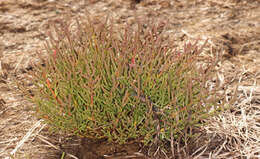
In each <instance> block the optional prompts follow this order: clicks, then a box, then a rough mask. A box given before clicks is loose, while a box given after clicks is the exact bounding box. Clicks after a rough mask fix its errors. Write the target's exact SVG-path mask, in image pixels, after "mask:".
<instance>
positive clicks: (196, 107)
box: [31, 23, 220, 144]
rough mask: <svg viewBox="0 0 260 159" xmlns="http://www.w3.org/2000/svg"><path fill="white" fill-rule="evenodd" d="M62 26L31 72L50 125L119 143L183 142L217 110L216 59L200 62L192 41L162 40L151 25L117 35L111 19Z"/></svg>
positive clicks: (39, 108) (41, 109)
mask: <svg viewBox="0 0 260 159" xmlns="http://www.w3.org/2000/svg"><path fill="white" fill-rule="evenodd" d="M64 26H65V27H64V28H61V29H56V34H57V38H58V39H56V40H55V38H54V37H52V36H51V38H50V39H51V40H50V41H49V43H48V46H47V47H46V48H47V50H48V52H49V54H50V57H49V58H48V59H47V60H45V63H44V66H39V67H38V69H37V71H35V72H34V74H33V77H34V83H35V89H34V90H33V92H34V96H33V97H32V98H31V100H32V101H33V102H34V103H36V105H37V106H36V111H37V114H38V115H39V117H41V118H43V119H44V120H45V121H46V122H47V123H48V124H49V125H50V126H51V127H52V128H54V129H55V130H62V131H64V132H69V133H73V134H75V135H78V136H81V137H87V138H96V139H103V138H105V139H108V141H110V142H115V143H120V144H123V143H126V142H127V141H129V140H136V141H138V142H142V143H144V144H151V143H155V142H157V143H158V141H160V142H161V143H163V142H170V141H173V140H177V139H181V140H180V141H181V142H185V143H186V142H187V141H188V139H190V138H192V137H194V135H196V134H194V131H193V130H194V129H196V128H198V127H199V126H200V125H201V124H203V119H205V118H208V117H210V116H212V115H214V114H215V113H216V112H218V110H217V109H216V108H220V106H219V105H218V104H217V101H218V99H219V98H218V96H217V95H216V94H215V92H214V91H212V90H211V91H209V89H208V87H207V81H209V80H210V79H211V78H212V73H213V69H214V66H215V64H216V62H217V59H214V58H205V59H204V61H203V67H201V66H200V62H199V60H200V59H201V52H202V48H199V47H198V46H197V45H196V44H191V43H188V44H186V45H185V46H184V49H183V50H178V49H176V48H175V47H174V46H173V45H172V44H171V43H168V44H167V45H163V43H164V42H165V41H163V40H162V39H163V38H162V36H161V35H160V34H157V27H156V26H154V27H151V28H146V29H145V28H142V27H141V25H140V26H139V29H138V31H133V30H131V29H130V27H129V28H126V30H125V31H124V33H123V32H122V33H119V34H120V36H116V35H115V33H114V31H115V30H113V29H112V28H113V27H110V26H108V25H103V26H102V27H98V28H97V27H94V25H92V24H91V23H89V25H87V24H86V25H81V24H80V25H79V26H78V30H77V32H76V34H73V33H72V32H71V31H69V29H68V28H67V27H66V25H64ZM53 50H54V51H53ZM210 110H214V111H210Z"/></svg>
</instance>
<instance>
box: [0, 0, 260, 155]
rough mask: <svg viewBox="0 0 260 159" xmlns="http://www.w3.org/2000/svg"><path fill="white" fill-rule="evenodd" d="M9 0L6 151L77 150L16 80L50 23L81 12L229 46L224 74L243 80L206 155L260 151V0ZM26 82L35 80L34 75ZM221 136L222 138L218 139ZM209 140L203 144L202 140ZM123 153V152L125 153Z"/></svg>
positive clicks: (0, 132) (1, 118)
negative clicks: (150, 23) (40, 115)
mask: <svg viewBox="0 0 260 159" xmlns="http://www.w3.org/2000/svg"><path fill="white" fill-rule="evenodd" d="M136 2H138V1H130V0H129V1H126V0H85V1H84V0H5V1H1V2H0V35H1V36H0V55H1V57H0V58H1V68H0V73H1V76H0V158H6V157H10V156H12V155H14V156H15V157H16V158H60V157H61V156H62V154H63V152H64V151H66V152H67V153H69V155H67V156H66V158H73V155H74V156H75V155H76V153H75V152H76V151H75V150H74V149H75V147H76V148H77V145H78V144H79V142H78V140H77V139H75V138H73V137H67V136H64V135H61V134H60V135H59V134H55V135H54V134H52V133H51V132H49V131H48V130H47V126H46V125H44V124H43V122H42V121H41V120H39V119H37V118H35V117H34V116H33V111H32V109H31V108H32V107H33V105H32V104H31V103H29V102H28V101H26V100H25V99H24V98H23V94H21V93H20V92H19V91H18V89H17V87H16V85H15V83H16V82H17V81H26V80H25V79H27V78H28V73H27V71H29V70H30V69H31V63H34V62H37V61H38V60H39V58H38V57H37V56H36V55H37V52H40V53H41V54H42V56H45V51H44V47H43V44H44V41H45V40H46V39H47V36H46V33H48V31H49V30H50V25H49V24H50V23H59V21H60V20H67V18H68V17H69V18H72V20H71V25H72V26H73V24H74V22H75V21H74V20H73V19H75V18H76V17H81V18H82V17H83V18H84V17H87V16H89V17H91V18H92V19H95V20H97V23H98V20H104V19H105V18H106V16H107V15H110V17H112V18H113V19H114V21H115V22H116V24H117V26H118V28H121V27H122V26H123V25H124V24H125V23H130V24H134V23H135V20H136V18H137V19H140V20H141V21H143V20H154V21H155V22H159V25H164V24H167V25H166V30H165V31H164V33H165V35H167V36H168V39H169V40H172V41H173V42H174V43H173V44H174V45H176V46H178V47H181V45H182V44H183V43H184V42H185V41H187V40H190V41H194V40H196V39H201V40H202V41H203V40H206V39H208V45H207V48H206V49H205V51H207V52H211V51H217V52H223V53H224V54H225V60H223V62H222V63H220V64H219V66H220V68H219V72H218V78H220V79H221V80H222V81H223V85H224V86H225V87H228V88H230V91H232V89H231V88H233V87H234V86H235V85H238V86H239V87H238V90H239V91H238V97H239V98H238V99H237V103H236V104H235V105H234V109H233V111H232V112H225V113H223V115H221V116H219V117H215V118H213V119H209V123H210V124H209V125H208V126H207V127H205V132H206V133H207V134H208V136H209V137H210V138H211V139H212V141H211V142H209V144H208V145H204V146H205V147H202V148H207V146H208V149H207V151H205V152H204V153H203V155H202V156H203V157H201V158H227V157H230V158H245V157H248V158H259V157H260V152H259V151H260V149H259V147H260V142H259V140H260V137H259V136H260V130H259V129H260V127H259V124H258V122H259V118H260V109H259V106H260V85H259V79H260V69H259V68H260V1H258V0H244V1H240V0H185V1H177V0H142V1H140V3H136ZM26 85H28V87H30V86H31V83H30V81H27V83H26ZM214 143H215V144H214ZM201 146H203V145H201ZM122 158H123V157H122Z"/></svg>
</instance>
